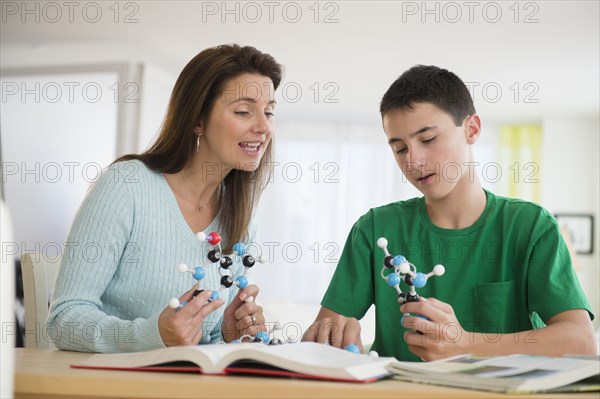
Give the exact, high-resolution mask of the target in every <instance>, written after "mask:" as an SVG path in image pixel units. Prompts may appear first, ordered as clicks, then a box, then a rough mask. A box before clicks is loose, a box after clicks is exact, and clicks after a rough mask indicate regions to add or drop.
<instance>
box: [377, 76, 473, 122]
mask: <svg viewBox="0 0 600 399" xmlns="http://www.w3.org/2000/svg"><path fill="white" fill-rule="evenodd" d="M417 103H430V104H433V105H435V106H436V107H438V108H439V109H441V110H442V111H445V112H447V113H448V114H449V115H450V116H451V117H452V119H453V120H454V123H455V124H456V126H460V125H461V124H462V122H463V120H464V119H465V118H466V117H467V116H469V115H473V114H475V112H476V111H475V106H474V105H473V99H472V98H471V93H469V89H467V86H465V84H464V83H463V81H462V80H460V78H459V77H458V76H456V75H455V74H453V73H452V72H450V71H448V70H446V69H442V68H438V67H436V66H433V65H417V66H414V67H412V68H410V69H409V70H407V71H406V72H404V73H403V74H402V75H400V77H399V78H398V79H396V81H395V82H394V83H392V85H391V86H390V88H389V89H388V90H387V91H386V92H385V94H384V95H383V98H382V99H381V105H380V107H379V112H380V113H381V117H384V116H385V114H386V113H388V112H389V111H391V110H394V109H412V107H413V105H414V104H417Z"/></svg>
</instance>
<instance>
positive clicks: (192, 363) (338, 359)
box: [71, 342, 395, 382]
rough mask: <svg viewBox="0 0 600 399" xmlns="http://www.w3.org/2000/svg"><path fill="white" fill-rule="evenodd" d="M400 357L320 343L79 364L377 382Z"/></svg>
mask: <svg viewBox="0 0 600 399" xmlns="http://www.w3.org/2000/svg"><path fill="white" fill-rule="evenodd" d="M394 360H395V359H394V358H375V357H371V356H368V355H359V354H356V353H352V352H349V351H346V350H342V349H337V348H335V347H332V346H327V345H323V344H317V343H314V342H301V343H297V344H283V345H271V346H269V345H264V344H261V343H243V344H223V345H196V346H176V347H169V348H164V349H156V350H153V351H147V352H137V353H124V354H99V355H93V356H91V357H90V358H89V359H88V360H87V361H86V362H84V363H81V364H76V365H71V367H74V368H95V369H110V370H154V371H189V372H201V373H203V374H255V375H272V376H287V377H300V378H311V379H324V380H336V381H350V382H372V381H376V380H378V379H381V378H384V377H387V376H389V375H391V374H390V373H389V372H388V371H387V370H386V369H385V366H386V365H387V364H389V363H390V362H392V361H394Z"/></svg>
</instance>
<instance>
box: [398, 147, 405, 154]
mask: <svg viewBox="0 0 600 399" xmlns="http://www.w3.org/2000/svg"><path fill="white" fill-rule="evenodd" d="M407 150H408V149H407V148H406V147H404V148H400V149H399V150H396V154H404V153H405V152H406V151H407Z"/></svg>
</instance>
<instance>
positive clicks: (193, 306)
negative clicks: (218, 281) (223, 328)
mask: <svg viewBox="0 0 600 399" xmlns="http://www.w3.org/2000/svg"><path fill="white" fill-rule="evenodd" d="M196 289H198V284H195V285H194V286H193V287H192V289H191V290H189V291H188V292H186V293H185V294H183V295H182V296H181V297H180V298H179V301H180V302H183V301H185V302H188V303H187V305H185V306H183V307H181V308H178V309H173V308H171V307H166V308H165V309H164V310H163V311H162V313H161V314H160V316H159V317H158V331H159V333H160V337H161V339H162V341H163V343H164V344H165V345H166V346H176V345H197V344H198V343H199V342H200V339H201V338H202V323H203V322H204V319H205V318H206V316H208V315H209V314H211V313H212V312H214V311H215V310H216V309H217V308H218V307H219V306H221V305H223V303H224V302H223V300H222V299H216V300H214V301H211V302H208V300H209V298H210V296H211V294H212V291H207V290H205V291H202V292H201V293H200V294H198V295H197V296H196V297H195V298H192V296H193V294H194V291H195V290H196Z"/></svg>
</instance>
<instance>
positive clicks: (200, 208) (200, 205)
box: [181, 174, 215, 212]
mask: <svg viewBox="0 0 600 399" xmlns="http://www.w3.org/2000/svg"><path fill="white" fill-rule="evenodd" d="M181 177H182V178H183V180H184V182H185V183H186V186H188V188H189V190H190V193H191V194H192V195H194V192H193V190H192V187H191V185H190V184H189V181H188V179H187V177H186V176H184V175H183V174H182V175H181ZM214 197H215V193H213V194H211V196H210V197H209V199H208V201H206V202H205V203H201V202H200V197H198V202H197V204H196V209H197V210H198V212H204V211H205V210H206V208H208V205H209V204H210V203H211V201H213V200H214Z"/></svg>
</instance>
